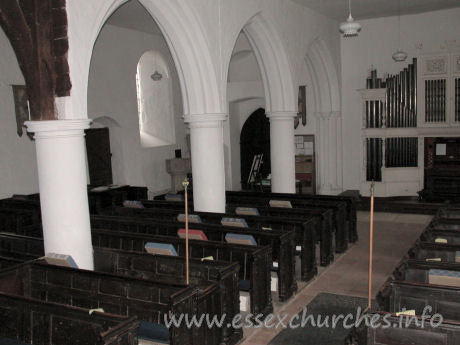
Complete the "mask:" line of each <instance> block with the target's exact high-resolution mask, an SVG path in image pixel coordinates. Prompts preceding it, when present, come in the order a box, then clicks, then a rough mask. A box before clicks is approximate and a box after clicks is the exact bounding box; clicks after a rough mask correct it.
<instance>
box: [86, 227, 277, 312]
mask: <svg viewBox="0 0 460 345" xmlns="http://www.w3.org/2000/svg"><path fill="white" fill-rule="evenodd" d="M92 242H93V246H94V247H102V248H112V249H121V250H124V251H130V252H136V253H144V254H145V245H146V244H147V243H149V242H158V243H168V244H172V245H173V246H174V248H175V249H176V252H177V253H178V255H179V256H181V257H183V256H185V240H184V239H181V238H178V237H167V236H153V235H148V234H133V233H127V232H118V231H113V230H102V229H93V231H92ZM189 255H190V257H191V258H197V259H202V258H204V257H207V256H212V257H213V258H214V260H217V261H224V262H237V263H238V264H239V265H240V271H239V279H240V284H241V285H244V286H246V285H247V286H248V292H249V294H250V297H251V313H252V314H254V315H257V314H263V315H268V314H269V313H271V312H272V311H273V304H272V297H271V292H270V267H271V265H272V251H271V247H270V246H264V247H252V246H245V245H237V244H228V243H222V242H215V241H196V240H190V242H189ZM242 282H244V284H242ZM241 287H242V286H240V289H241Z"/></svg>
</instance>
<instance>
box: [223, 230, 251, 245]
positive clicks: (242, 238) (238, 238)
mask: <svg viewBox="0 0 460 345" xmlns="http://www.w3.org/2000/svg"><path fill="white" fill-rule="evenodd" d="M225 241H227V242H228V243H233V244H244V245H247V246H257V242H256V240H255V239H254V237H253V236H252V235H241V234H232V233H228V234H226V235H225Z"/></svg>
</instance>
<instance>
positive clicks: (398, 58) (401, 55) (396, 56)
mask: <svg viewBox="0 0 460 345" xmlns="http://www.w3.org/2000/svg"><path fill="white" fill-rule="evenodd" d="M398 47H399V48H398V50H396V52H394V53H393V55H392V56H391V57H392V58H393V60H394V61H395V62H403V61H406V59H407V53H406V52H405V51H403V50H401V0H399V1H398Z"/></svg>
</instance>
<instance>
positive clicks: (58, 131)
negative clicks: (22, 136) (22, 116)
mask: <svg viewBox="0 0 460 345" xmlns="http://www.w3.org/2000/svg"><path fill="white" fill-rule="evenodd" d="M91 121H92V120H90V119H78V120H48V121H26V122H25V123H24V126H25V127H26V128H27V132H29V133H34V138H39V139H44V138H51V137H53V138H55V137H60V136H62V137H69V136H82V135H83V133H84V132H83V131H84V130H85V129H88V128H89V126H90V124H91Z"/></svg>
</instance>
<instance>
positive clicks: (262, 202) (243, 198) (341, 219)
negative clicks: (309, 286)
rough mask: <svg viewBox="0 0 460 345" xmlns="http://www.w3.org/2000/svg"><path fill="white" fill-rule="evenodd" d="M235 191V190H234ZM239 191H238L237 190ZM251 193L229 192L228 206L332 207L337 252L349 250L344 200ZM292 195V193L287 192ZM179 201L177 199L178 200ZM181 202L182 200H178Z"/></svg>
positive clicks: (309, 208) (320, 208)
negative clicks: (287, 203) (285, 204)
mask: <svg viewBox="0 0 460 345" xmlns="http://www.w3.org/2000/svg"><path fill="white" fill-rule="evenodd" d="M232 193H233V192H232ZM235 193H238V192H235ZM247 194H250V193H246V192H240V194H238V195H234V194H229V192H227V196H226V202H227V208H228V207H229V206H230V205H231V207H232V208H234V207H238V206H242V205H251V207H256V208H260V207H269V206H270V205H269V203H270V200H283V201H290V203H291V205H292V207H293V208H294V209H298V210H312V209H313V210H315V209H316V210H327V209H331V210H333V212H334V216H333V222H334V229H335V230H336V231H335V237H336V252H337V253H343V252H345V251H346V250H347V247H348V242H349V234H348V233H349V231H348V229H349V222H348V220H347V213H346V212H347V210H346V204H345V203H344V202H331V201H326V200H303V199H295V198H293V199H289V198H288V197H285V198H282V197H280V198H279V199H276V198H274V197H270V194H269V193H260V194H259V193H256V194H257V195H258V196H254V195H253V196H251V195H247ZM286 195H290V194H286ZM162 197H163V198H164V197H165V196H164V195H163V196H157V197H155V199H156V200H161V198H162ZM176 202H177V201H176ZM189 202H190V206H191V207H193V206H192V200H190V201H189ZM178 203H181V202H178Z"/></svg>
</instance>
